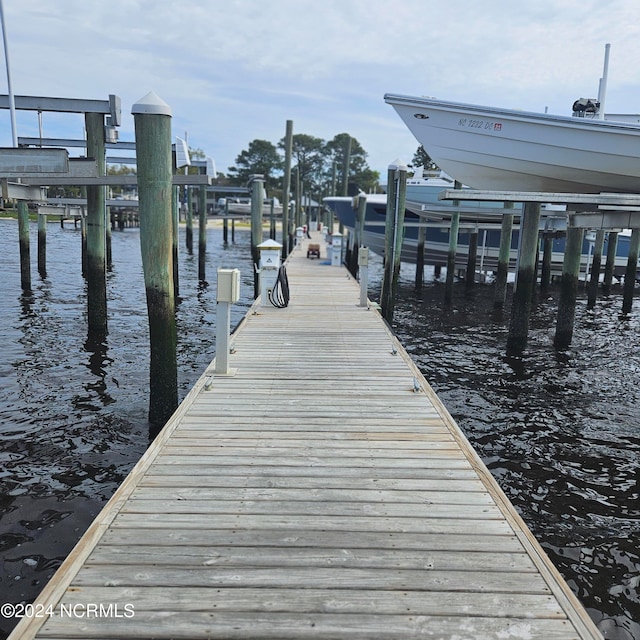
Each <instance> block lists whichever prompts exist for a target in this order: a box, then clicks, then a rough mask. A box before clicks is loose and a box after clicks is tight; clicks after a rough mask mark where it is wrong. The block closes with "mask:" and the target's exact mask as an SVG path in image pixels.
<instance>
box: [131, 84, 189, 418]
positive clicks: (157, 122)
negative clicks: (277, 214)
mask: <svg viewBox="0 0 640 640" xmlns="http://www.w3.org/2000/svg"><path fill="white" fill-rule="evenodd" d="M131 113H132V114H133V119H134V125H135V135H136V157H137V164H138V195H139V217H140V248H141V251H142V268H143V271H144V283H145V289H146V294H147V310H148V314H149V334H150V345H151V364H150V371H149V375H150V394H149V422H151V423H152V424H164V423H165V422H166V421H167V420H168V418H169V417H170V416H171V414H172V413H173V411H174V410H175V409H176V407H177V406H178V375H177V364H176V319H175V297H174V284H173V221H172V191H173V186H172V162H171V108H170V107H169V105H168V104H166V103H165V102H164V101H163V100H161V99H160V98H159V97H158V96H157V95H156V94H155V93H153V92H151V93H149V94H147V95H146V96H145V97H144V98H142V99H141V100H140V101H139V102H137V103H136V104H134V105H133V107H132V108H131Z"/></svg>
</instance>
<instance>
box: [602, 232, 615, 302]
mask: <svg viewBox="0 0 640 640" xmlns="http://www.w3.org/2000/svg"><path fill="white" fill-rule="evenodd" d="M617 251H618V232H617V231H609V233H608V235H607V262H606V263H605V266H604V282H603V283H602V292H603V293H604V294H605V295H609V293H610V292H611V284H612V282H613V272H614V269H615V266H616V253H617Z"/></svg>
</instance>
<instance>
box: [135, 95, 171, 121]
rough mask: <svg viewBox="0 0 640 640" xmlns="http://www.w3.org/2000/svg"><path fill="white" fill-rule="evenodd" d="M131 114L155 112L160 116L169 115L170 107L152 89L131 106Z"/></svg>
mask: <svg viewBox="0 0 640 640" xmlns="http://www.w3.org/2000/svg"><path fill="white" fill-rule="evenodd" d="M131 113H132V115H139V114H155V115H161V116H170V115H172V113H171V107H170V106H169V105H168V104H167V103H166V102H165V101H164V100H163V99H162V98H161V97H160V96H159V95H158V94H157V93H155V92H154V91H149V93H147V95H146V96H144V98H140V100H138V102H136V103H135V104H134V105H133V106H132V107H131Z"/></svg>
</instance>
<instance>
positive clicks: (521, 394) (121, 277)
mask: <svg viewBox="0 0 640 640" xmlns="http://www.w3.org/2000/svg"><path fill="white" fill-rule="evenodd" d="M48 236H49V237H48V245H49V246H48V275H47V277H46V278H44V279H42V278H41V277H40V276H39V275H38V273H37V270H36V269H35V267H32V268H33V272H32V280H33V293H32V295H29V296H24V295H23V294H22V293H21V290H20V277H19V271H18V269H19V267H18V248H17V224H16V223H15V222H14V221H2V220H0V270H1V271H0V272H1V273H2V280H1V285H0V288H1V293H2V295H1V296H0V345H2V359H1V360H0V381H1V386H0V489H1V492H0V500H1V502H0V549H1V550H2V571H1V572H0V603H2V602H14V603H17V602H23V601H30V600H32V599H33V598H34V597H35V596H36V595H37V593H38V592H39V591H40V589H42V587H43V586H44V584H46V582H47V580H48V579H49V577H50V576H51V575H52V573H53V571H54V570H55V569H56V568H57V567H58V566H59V564H60V563H61V562H62V560H63V559H64V557H65V556H66V554H67V553H68V552H69V551H70V549H71V548H72V546H73V545H74V544H75V542H76V541H77V539H78V538H79V537H80V535H81V534H82V532H83V531H84V530H85V529H86V527H87V526H88V525H89V523H90V522H91V520H92V519H93V518H94V517H95V515H96V514H97V512H98V511H99V510H100V508H101V506H102V505H103V503H104V501H105V500H106V499H108V498H109V496H110V495H111V494H112V493H113V491H114V490H115V488H116V487H117V486H118V484H119V483H120V482H121V481H122V479H123V478H124V476H125V475H126V474H127V472H128V471H129V470H130V468H131V467H132V466H133V465H134V464H135V462H136V461H137V459H138V458H139V457H140V455H141V454H142V453H143V451H144V450H145V448H146V446H147V444H148V438H149V425H148V423H147V420H146V417H147V409H148V406H147V399H146V394H147V389H148V358H149V355H148V333H147V319H146V303H145V299H144V286H143V278H142V267H141V263H140V249H139V236H138V231H137V230H135V229H129V230H126V231H125V232H122V233H120V232H114V235H113V262H114V267H113V270H112V271H111V272H110V274H109V276H108V297H109V335H108V336H107V339H106V341H105V342H104V343H99V344H96V343H95V342H92V341H89V340H87V334H86V296H85V290H84V281H83V279H82V277H81V274H80V237H79V232H78V231H77V230H74V229H73V228H67V229H64V230H61V229H60V227H59V225H58V224H50V225H49V226H48ZM31 237H32V264H33V263H34V262H35V256H36V247H35V239H36V229H35V226H33V227H32V230H31ZM180 246H181V251H182V247H183V246H184V242H183V241H181V245H180ZM207 250H208V264H207V275H208V277H209V278H210V280H211V284H210V285H207V284H202V283H198V278H197V267H198V265H197V256H188V255H186V253H185V252H183V254H182V255H181V258H180V293H181V302H180V304H179V308H178V312H177V315H178V332H179V336H180V344H179V347H178V350H179V365H178V367H179V385H180V398H182V397H184V395H185V394H186V392H187V391H188V389H189V388H190V386H191V384H192V383H193V382H194V381H195V380H196V379H197V378H198V377H199V375H200V374H201V372H202V371H203V369H204V368H205V367H206V365H207V364H208V363H209V362H210V361H211V359H212V358H213V356H214V347H215V269H216V267H218V266H224V267H237V268H240V269H241V273H242V277H243V287H242V299H241V303H240V304H238V305H236V306H235V307H234V308H233V316H232V324H235V323H236V322H238V321H239V320H240V319H241V318H242V316H243V315H244V313H245V312H246V309H247V308H248V306H249V304H250V300H249V296H250V295H251V294H252V291H253V280H252V271H251V264H250V261H249V234H248V233H247V232H246V231H237V232H236V244H233V245H230V246H229V247H228V248H224V247H223V246H222V231H221V229H210V230H209V232H208V241H207ZM411 277H412V273H411V270H410V269H406V270H403V282H402V285H401V287H400V296H399V301H398V305H397V310H396V322H395V329H396V331H397V333H398V335H399V336H400V338H401V340H402V341H403V343H404V344H405V345H406V347H407V349H408V350H409V352H410V353H411V355H412V356H413V357H414V359H415V360H416V362H417V363H418V364H419V366H420V367H421V368H422V370H423V371H424V373H425V375H426V376H427V378H428V379H429V380H430V382H431V383H432V385H433V386H434V388H435V389H436V390H437V391H438V393H439V395H440V397H441V398H442V399H443V401H444V402H445V404H446V406H447V407H448V409H449V411H450V412H451V413H452V414H453V416H454V418H455V419H456V420H457V422H458V423H459V424H460V426H461V427H462V428H463V429H464V430H465V432H466V433H467V435H468V437H469V438H470V440H471V441H472V443H473V444H474V446H476V448H477V449H478V451H479V452H480V454H481V455H482V456H483V458H484V460H485V462H486V463H487V465H488V466H489V468H490V469H491V471H492V472H493V473H494V475H495V476H496V478H497V479H498V481H499V482H500V484H501V486H502V487H503V489H504V490H505V492H506V493H507V495H508V496H509V498H510V499H511V500H512V502H513V503H514V504H515V505H516V507H517V508H518V509H519V510H520V512H521V513H522V515H523V517H524V519H525V520H526V521H527V524H528V525H529V526H530V527H531V529H532V530H533V532H534V533H535V535H536V536H537V538H538V539H539V540H540V541H541V543H542V544H543V546H544V548H545V550H546V551H547V553H548V554H549V555H550V556H551V558H552V559H553V561H554V562H555V564H556V566H557V567H558V568H559V569H560V571H561V572H562V573H563V575H564V576H565V577H566V579H567V580H568V582H569V584H570V586H571V587H572V588H573V589H574V591H575V592H576V593H577V594H578V595H579V597H580V598H581V600H582V601H583V603H584V604H585V605H586V607H587V608H588V610H589V613H590V614H591V616H592V617H593V618H594V620H596V621H597V623H598V625H599V627H600V629H601V630H602V631H603V633H604V634H605V637H607V638H609V639H622V640H629V639H631V638H634V639H636V640H640V599H639V593H640V589H639V581H640V558H639V557H638V553H639V552H638V547H639V545H638V541H639V539H640V522H639V516H640V504H639V503H640V499H639V495H638V476H639V475H640V474H639V470H640V456H639V454H640V426H639V425H640V402H639V400H640V387H639V386H638V383H639V382H640V349H639V348H638V347H639V346H640V345H639V343H640V332H639V329H640V326H639V325H640V310H634V312H633V313H632V314H631V316H628V317H621V316H620V314H619V309H620V307H621V301H620V297H619V295H618V294H614V295H612V296H611V297H610V298H608V299H605V300H603V301H601V302H600V303H599V305H598V307H597V309H596V310H595V311H587V310H586V304H585V303H584V301H581V303H580V305H581V307H580V309H579V311H578V319H577V326H576V334H575V338H574V342H573V345H572V348H571V349H570V350H568V351H565V352H562V353H560V352H556V351H555V350H554V349H553V346H552V339H553V329H554V322H555V308H556V299H555V294H554V293H551V294H549V295H545V296H544V297H541V298H540V299H539V300H538V301H537V304H536V309H535V317H534V319H533V323H532V324H533V326H532V331H531V335H530V342H529V348H528V349H527V351H526V352H525V353H524V354H523V356H522V357H520V358H513V357H507V356H506V355H505V349H504V345H505V341H506V332H507V321H506V320H505V319H503V318H500V317H496V316H495V315H494V313H493V311H492V297H491V296H492V292H491V288H490V287H484V286H482V287H481V286H478V287H477V288H476V290H475V291H474V292H473V293H472V294H471V295H465V293H464V288H463V287H461V288H460V289H459V291H458V292H457V293H456V296H455V298H454V303H453V304H452V305H451V306H450V307H446V306H444V305H443V304H442V297H443V295H442V294H443V289H442V285H439V284H433V285H429V286H427V287H425V288H424V290H423V292H422V294H420V295H417V294H416V293H415V292H414V290H413V286H412V285H411ZM375 295H376V291H375V285H374V291H373V292H372V297H375ZM638 305H640V301H638V302H636V306H638ZM508 308H509V307H508V306H507V309H508ZM2 625H4V626H2ZM9 628H10V623H9V622H7V621H4V620H1V619H0V637H3V636H4V635H5V633H6V631H8V630H9Z"/></svg>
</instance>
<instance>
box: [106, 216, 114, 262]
mask: <svg viewBox="0 0 640 640" xmlns="http://www.w3.org/2000/svg"><path fill="white" fill-rule="evenodd" d="M105 226H106V228H105V242H106V252H107V253H106V260H107V271H110V270H111V267H112V266H113V250H112V244H111V230H112V228H113V222H112V218H111V207H107V208H106V225H105Z"/></svg>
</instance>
